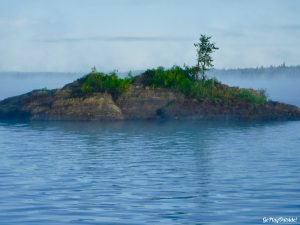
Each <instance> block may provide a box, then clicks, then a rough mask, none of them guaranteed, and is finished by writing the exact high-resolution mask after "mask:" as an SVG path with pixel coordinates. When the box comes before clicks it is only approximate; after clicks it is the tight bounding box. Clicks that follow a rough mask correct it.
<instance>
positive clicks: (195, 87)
mask: <svg viewBox="0 0 300 225" xmlns="http://www.w3.org/2000/svg"><path fill="white" fill-rule="evenodd" d="M194 71H195V68H189V67H184V68H182V67H179V66H173V67H172V68H170V69H164V68H163V67H158V68H157V69H149V70H147V71H145V72H144V73H143V74H141V75H140V76H136V77H132V76H130V75H129V76H127V77H125V78H120V77H118V76H117V74H116V73H110V74H105V73H101V72H96V71H93V72H91V73H90V74H88V75H87V76H85V77H84V78H83V79H82V80H83V83H82V86H81V91H82V93H83V94H92V93H96V92H107V93H109V94H111V95H112V96H113V97H114V98H118V97H119V96H120V95H121V94H122V93H125V92H126V91H128V90H129V88H130V86H131V85H143V86H146V87H150V88H167V89H171V90H174V91H178V92H180V93H182V94H184V95H185V96H186V97H189V98H194V99H197V100H199V101H203V100H209V101H213V102H216V103H217V102H233V101H241V100H245V101H248V102H251V103H256V104H264V103H266V102H267V97H266V95H265V92H264V91H262V90H261V91H257V90H253V89H244V88H235V87H229V86H227V85H224V84H222V83H221V82H219V81H218V80H216V79H215V78H204V79H196V78H195V75H194Z"/></svg>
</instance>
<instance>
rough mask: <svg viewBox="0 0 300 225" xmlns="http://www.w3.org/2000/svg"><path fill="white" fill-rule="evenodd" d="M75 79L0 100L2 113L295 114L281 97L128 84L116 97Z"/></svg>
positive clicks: (56, 116)
mask: <svg viewBox="0 0 300 225" xmlns="http://www.w3.org/2000/svg"><path fill="white" fill-rule="evenodd" d="M75 89H76V85H75V86H74V84H71V85H68V86H66V87H65V88H63V89H58V90H52V91H46V90H39V91H33V92H30V93H27V94H25V95H21V96H17V97H12V98H8V99H6V100H3V101H1V102H0V118H1V119H29V120H132V119H156V118H166V119H168V118H169V119H224V118H230V119H246V120H253V119H267V120H276V119H293V120H296V119H297V120H298V119H300V109H299V108H297V107H295V106H291V105H287V104H282V103H276V102H268V103H267V104H252V103H248V102H245V101H241V102H234V103H232V102H231V103H224V102H223V103H214V102H210V101H202V102H199V101H197V100H194V99H191V98H186V97H185V96H183V95H182V94H180V93H178V92H174V91H172V90H168V89H163V88H156V89H150V88H147V87H142V86H133V87H131V88H130V90H129V91H128V92H126V93H124V94H123V95H121V96H120V97H119V98H118V99H113V98H112V96H111V95H110V94H107V93H97V94H93V95H87V96H82V95H76V94H74V90H75Z"/></svg>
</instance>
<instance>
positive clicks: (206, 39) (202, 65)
mask: <svg viewBox="0 0 300 225" xmlns="http://www.w3.org/2000/svg"><path fill="white" fill-rule="evenodd" d="M210 39H211V37H210V36H206V35H201V36H200V38H199V42H198V43H195V44H194V46H195V47H196V48H197V56H198V58H197V65H196V79H199V75H200V76H201V78H202V79H203V80H204V79H205V78H206V77H205V72H206V71H207V70H209V69H211V68H213V66H214V65H213V64H212V63H213V59H212V57H211V54H212V53H213V52H214V51H215V50H218V49H219V48H218V47H216V46H215V43H211V42H210Z"/></svg>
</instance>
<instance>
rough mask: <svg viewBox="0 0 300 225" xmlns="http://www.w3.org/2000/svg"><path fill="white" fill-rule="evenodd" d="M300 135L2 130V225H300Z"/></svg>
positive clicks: (68, 126) (262, 127) (55, 127)
mask: <svg viewBox="0 0 300 225" xmlns="http://www.w3.org/2000/svg"><path fill="white" fill-rule="evenodd" d="M299 131H300V122H272V123H263V122H262V123H241V122H195V121H189V122H188V121H179V122H164V123H162V122H124V123H118V122H111V123H88V122H86V123H81V122H75V123H62V122H60V123H58V122H51V123H50V122H34V123H24V124H20V123H0V224H1V225H2V224H3V225H4V224H5V225H14V224H20V225H21V224H22V225H35V224H38V225H40V224H45V225H48V224H53V225H54V224H55V225H60V224H64V225H65V224H66V225H68V224H262V218H263V217H270V216H273V217H278V216H285V217H289V216H293V217H297V216H298V217H299V219H300V173H299V171H300V132H299ZM298 222H299V221H298Z"/></svg>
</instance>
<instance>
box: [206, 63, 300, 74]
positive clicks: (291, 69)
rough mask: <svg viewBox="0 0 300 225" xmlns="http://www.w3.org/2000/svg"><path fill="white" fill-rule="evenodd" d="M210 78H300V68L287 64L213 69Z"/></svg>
mask: <svg viewBox="0 0 300 225" xmlns="http://www.w3.org/2000/svg"><path fill="white" fill-rule="evenodd" d="M208 74H209V75H210V76H215V77H222V76H233V77H237V76H239V77H247V78H251V77H252V78H257V77H266V78H275V77H278V76H284V77H287V76H288V77H294V76H295V77H300V66H286V65H285V63H283V64H281V65H279V66H269V67H264V66H259V67H256V68H236V69H212V70H211V71H209V72H208Z"/></svg>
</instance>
